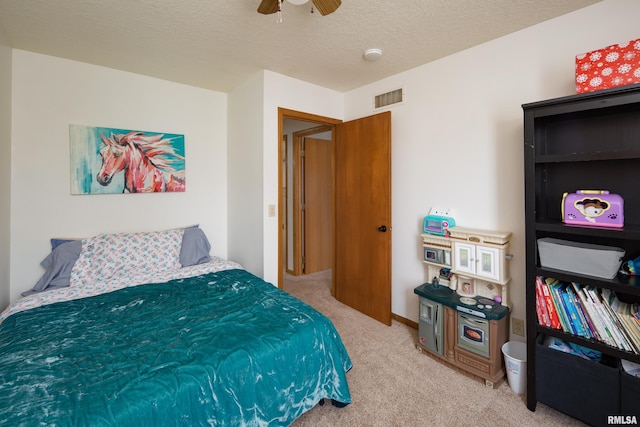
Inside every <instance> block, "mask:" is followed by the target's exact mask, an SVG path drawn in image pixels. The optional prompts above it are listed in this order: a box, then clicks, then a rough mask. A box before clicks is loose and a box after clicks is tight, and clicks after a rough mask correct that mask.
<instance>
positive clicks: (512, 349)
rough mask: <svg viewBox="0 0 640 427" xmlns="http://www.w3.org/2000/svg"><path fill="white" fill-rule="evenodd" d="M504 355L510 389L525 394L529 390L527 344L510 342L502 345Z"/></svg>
mask: <svg viewBox="0 0 640 427" xmlns="http://www.w3.org/2000/svg"><path fill="white" fill-rule="evenodd" d="M502 354H504V364H505V366H506V368H507V381H508V382H509V387H511V390H513V391H514V392H516V393H517V394H524V393H525V391H526V389H527V344H526V343H523V342H521V341H508V342H506V343H504V344H503V345H502Z"/></svg>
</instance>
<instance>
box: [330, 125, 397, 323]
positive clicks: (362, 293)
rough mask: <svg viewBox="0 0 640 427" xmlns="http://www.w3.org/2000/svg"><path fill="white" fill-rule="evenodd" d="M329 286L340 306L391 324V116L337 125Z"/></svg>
mask: <svg viewBox="0 0 640 427" xmlns="http://www.w3.org/2000/svg"><path fill="white" fill-rule="evenodd" d="M334 161H335V182H334V185H335V189H334V192H335V214H334V224H335V228H334V232H335V236H334V245H335V246H334V268H333V283H334V289H335V296H336V299H337V300H338V301H341V302H343V303H344V304H347V305H349V306H350V307H353V308H355V309H356V310H358V311H360V312H362V313H364V314H366V315H368V316H370V317H372V318H374V319H376V320H378V321H380V322H382V323H384V324H387V325H390V324H391V113H390V112H384V113H380V114H376V115H373V116H369V117H365V118H362V119H358V120H353V121H350V122H345V123H342V124H338V125H336V143H335V158H334Z"/></svg>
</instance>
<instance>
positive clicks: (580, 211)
mask: <svg viewBox="0 0 640 427" xmlns="http://www.w3.org/2000/svg"><path fill="white" fill-rule="evenodd" d="M562 218H563V219H562V220H563V222H564V223H565V224H570V225H588V226H592V227H612V228H622V227H623V226H624V200H623V199H622V197H620V196H619V195H617V194H609V192H608V191H606V190H578V191H576V192H575V193H564V195H563V196H562Z"/></svg>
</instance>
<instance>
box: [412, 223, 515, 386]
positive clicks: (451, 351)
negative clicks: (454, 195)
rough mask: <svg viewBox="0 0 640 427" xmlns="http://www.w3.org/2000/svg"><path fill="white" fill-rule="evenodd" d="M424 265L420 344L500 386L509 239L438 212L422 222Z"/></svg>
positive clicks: (418, 290)
mask: <svg viewBox="0 0 640 427" xmlns="http://www.w3.org/2000/svg"><path fill="white" fill-rule="evenodd" d="M423 232H424V234H422V235H421V237H422V245H423V250H424V258H423V261H424V263H425V265H426V269H427V277H429V278H431V282H428V283H425V284H423V285H420V286H418V287H417V288H415V289H414V293H416V294H417V295H418V296H419V323H418V344H417V345H416V348H417V349H418V350H419V351H426V352H427V353H428V354H430V355H432V356H434V357H436V358H437V359H439V360H440V361H442V362H445V363H447V364H448V365H450V366H452V367H454V368H456V369H458V370H460V371H462V372H464V373H466V374H469V375H471V376H473V377H475V378H477V379H480V380H482V381H484V383H485V385H487V387H490V388H493V387H495V386H498V385H499V384H500V383H501V382H502V381H503V379H504V375H505V371H504V364H503V363H502V353H501V347H502V345H503V344H504V343H505V342H506V341H507V338H508V329H509V327H508V325H509V316H508V315H509V308H508V306H507V302H508V293H507V285H508V284H509V281H510V280H511V279H510V277H509V269H508V260H509V259H510V258H511V255H510V254H509V253H508V250H509V238H510V236H511V233H509V232H500V231H487V230H477V229H471V228H463V227H459V226H456V223H455V220H454V219H453V218H452V217H450V216H448V215H446V212H444V214H442V213H441V212H439V211H435V212H432V214H430V215H428V216H427V217H425V219H424V223H423Z"/></svg>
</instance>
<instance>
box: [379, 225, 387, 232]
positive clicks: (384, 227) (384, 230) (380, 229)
mask: <svg viewBox="0 0 640 427" xmlns="http://www.w3.org/2000/svg"><path fill="white" fill-rule="evenodd" d="M378 231H382V232H383V233H385V232H386V231H387V226H386V225H381V226H380V227H378Z"/></svg>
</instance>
